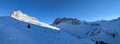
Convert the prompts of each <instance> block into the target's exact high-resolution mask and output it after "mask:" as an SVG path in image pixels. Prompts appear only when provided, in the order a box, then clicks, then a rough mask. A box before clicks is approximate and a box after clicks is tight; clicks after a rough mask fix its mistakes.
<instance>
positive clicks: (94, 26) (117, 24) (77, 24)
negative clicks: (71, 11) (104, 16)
mask: <svg viewBox="0 0 120 44" xmlns="http://www.w3.org/2000/svg"><path fill="white" fill-rule="evenodd" d="M52 25H53V26H56V27H58V28H60V29H61V30H63V31H66V32H67V33H70V34H71V35H73V36H76V37H77V38H80V39H85V38H87V39H91V40H93V41H95V43H96V44H119V43H120V18H118V19H113V20H110V21H105V20H102V21H95V22H86V21H80V20H78V19H76V18H65V17H64V18H56V20H55V21H54V22H53V24H52Z"/></svg>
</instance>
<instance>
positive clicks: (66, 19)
mask: <svg viewBox="0 0 120 44" xmlns="http://www.w3.org/2000/svg"><path fill="white" fill-rule="evenodd" d="M62 22H69V23H71V24H73V25H79V24H80V23H81V21H79V20H78V19H76V18H66V17H63V18H56V19H55V21H54V22H53V25H57V24H60V23H62Z"/></svg>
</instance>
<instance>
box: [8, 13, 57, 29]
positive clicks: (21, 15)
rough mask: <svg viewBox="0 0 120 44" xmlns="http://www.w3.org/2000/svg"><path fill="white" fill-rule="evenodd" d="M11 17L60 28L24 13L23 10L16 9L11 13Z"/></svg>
mask: <svg viewBox="0 0 120 44" xmlns="http://www.w3.org/2000/svg"><path fill="white" fill-rule="evenodd" d="M10 17H12V18H15V19H17V20H19V21H24V22H28V23H32V24H35V25H39V26H44V27H47V28H52V29H56V30H59V28H57V27H54V26H50V25H49V24H46V23H43V22H40V21H39V20H38V19H37V18H35V17H31V16H28V15H27V14H24V13H22V12H21V11H14V12H13V13H12V14H11V15H10Z"/></svg>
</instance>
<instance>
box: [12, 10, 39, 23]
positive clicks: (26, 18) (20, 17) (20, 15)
mask: <svg viewBox="0 0 120 44" xmlns="http://www.w3.org/2000/svg"><path fill="white" fill-rule="evenodd" d="M10 16H11V17H13V18H15V19H18V20H23V21H30V22H39V20H38V19H36V18H35V17H31V16H28V15H27V14H24V13H23V12H21V11H20V10H18V11H14V12H13V13H12V14H11V15H10Z"/></svg>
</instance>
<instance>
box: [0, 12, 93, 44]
mask: <svg viewBox="0 0 120 44" xmlns="http://www.w3.org/2000/svg"><path fill="white" fill-rule="evenodd" d="M66 29H67V28H66ZM94 43H95V42H94V41H92V40H91V39H87V38H85V39H78V38H77V37H75V36H73V35H71V34H69V33H67V32H65V31H63V30H61V29H59V28H57V27H54V26H51V25H49V24H46V23H43V22H40V21H39V20H38V19H36V18H34V17H31V16H28V15H26V14H24V13H22V12H21V11H14V12H13V13H12V14H11V15H10V16H1V17H0V44H94Z"/></svg>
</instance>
